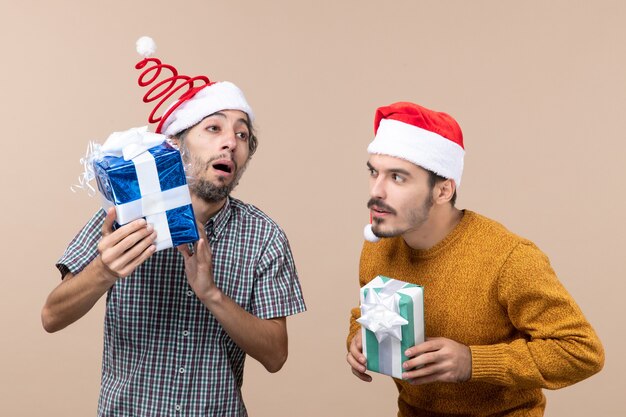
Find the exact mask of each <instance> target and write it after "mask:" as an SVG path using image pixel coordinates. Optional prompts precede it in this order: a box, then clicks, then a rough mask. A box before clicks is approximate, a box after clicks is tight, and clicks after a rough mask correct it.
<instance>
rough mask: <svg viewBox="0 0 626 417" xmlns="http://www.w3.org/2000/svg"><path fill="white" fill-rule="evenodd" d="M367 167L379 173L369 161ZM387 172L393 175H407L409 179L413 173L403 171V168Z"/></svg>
mask: <svg viewBox="0 0 626 417" xmlns="http://www.w3.org/2000/svg"><path fill="white" fill-rule="evenodd" d="M367 167H368V168H369V169H373V170H374V171H378V169H376V168H374V167H373V166H372V164H370V163H369V161H367ZM386 171H387V172H390V173H392V174H402V175H405V176H407V177H411V176H412V175H411V173H410V172H409V171H407V170H406V169H402V168H391V169H387V170H386Z"/></svg>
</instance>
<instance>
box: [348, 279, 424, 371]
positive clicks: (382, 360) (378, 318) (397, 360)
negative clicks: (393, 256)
mask: <svg viewBox="0 0 626 417" xmlns="http://www.w3.org/2000/svg"><path fill="white" fill-rule="evenodd" d="M357 322H359V323H360V324H361V332H362V340H363V354H364V355H365V357H366V358H367V369H368V370H371V371H375V372H380V373H382V374H386V375H390V376H392V377H394V378H402V371H403V369H402V363H403V362H404V361H406V360H407V358H406V356H405V355H404V352H405V351H406V349H408V348H409V347H412V346H414V345H415V344H417V343H420V342H423V341H424V313H423V289H422V287H420V286H419V285H415V284H410V283H407V282H403V281H400V280H395V279H391V278H388V277H384V276H382V275H379V276H377V277H376V278H374V279H373V280H372V281H370V282H369V283H368V284H366V285H365V286H364V287H362V288H361V317H360V318H359V319H357Z"/></svg>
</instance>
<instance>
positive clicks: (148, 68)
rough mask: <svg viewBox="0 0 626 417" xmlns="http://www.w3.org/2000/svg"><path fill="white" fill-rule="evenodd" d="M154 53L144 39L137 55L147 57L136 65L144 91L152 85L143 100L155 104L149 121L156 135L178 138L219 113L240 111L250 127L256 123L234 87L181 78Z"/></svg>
mask: <svg viewBox="0 0 626 417" xmlns="http://www.w3.org/2000/svg"><path fill="white" fill-rule="evenodd" d="M155 51H156V44H155V43H154V41H153V40H152V38H149V37H147V36H143V37H141V38H139V40H137V52H138V53H139V54H140V55H141V56H143V57H144V59H143V60H141V61H140V62H138V63H137V65H135V68H136V69H139V70H143V71H142V73H141V74H140V75H139V79H138V80H137V81H138V83H139V85H140V86H141V87H147V86H150V85H152V86H150V88H149V89H148V91H147V92H146V94H145V95H144V96H143V101H144V102H145V103H150V102H153V101H156V105H155V107H154V109H153V110H152V112H151V113H150V116H149V118H148V121H149V122H150V123H158V125H157V127H156V129H155V132H156V133H162V134H164V135H166V136H173V135H176V134H177V133H180V132H182V131H183V130H185V129H187V128H189V127H192V126H194V125H196V124H197V123H199V122H200V121H201V120H202V119H204V118H205V117H207V116H209V115H211V114H213V113H215V112H218V111H220V110H241V111H242V112H244V113H246V114H247V115H248V118H249V120H250V123H252V122H253V121H254V113H253V112H252V108H251V107H250V105H249V104H248V102H247V101H246V98H245V96H244V95H243V92H242V91H241V90H240V89H239V88H238V87H237V86H236V85H235V84H233V83H231V82H228V81H221V82H215V81H211V80H209V78H208V77H206V76H204V75H199V76H195V77H189V76H187V75H182V74H179V73H178V71H177V70H176V68H174V67H173V66H172V65H168V64H163V63H162V62H161V61H160V60H159V59H157V58H150V56H152V55H153V54H154V52H155ZM163 71H166V72H165V74H162V73H163ZM159 78H160V80H159ZM178 92H180V93H181V95H180V96H179V97H178V98H175V99H174V100H175V101H174V102H173V103H171V104H170V105H169V107H168V108H167V109H166V110H165V112H164V113H163V115H161V116H158V117H157V113H158V112H159V110H160V108H161V107H162V106H163V105H164V104H166V103H167V102H168V101H171V100H170V99H171V98H172V96H174V95H175V94H177V93H178Z"/></svg>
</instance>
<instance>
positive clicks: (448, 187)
mask: <svg viewBox="0 0 626 417" xmlns="http://www.w3.org/2000/svg"><path fill="white" fill-rule="evenodd" d="M455 191H456V183H455V182H454V180H453V179H447V180H445V181H441V182H439V183H438V184H437V185H435V187H434V188H433V201H434V202H435V204H446V203H448V202H449V201H450V200H452V197H453V196H454V192H455Z"/></svg>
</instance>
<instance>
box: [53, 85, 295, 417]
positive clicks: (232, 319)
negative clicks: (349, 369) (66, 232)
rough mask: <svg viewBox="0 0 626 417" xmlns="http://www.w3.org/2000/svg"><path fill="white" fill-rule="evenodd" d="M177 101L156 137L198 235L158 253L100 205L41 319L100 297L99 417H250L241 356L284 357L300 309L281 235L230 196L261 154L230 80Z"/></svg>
mask: <svg viewBox="0 0 626 417" xmlns="http://www.w3.org/2000/svg"><path fill="white" fill-rule="evenodd" d="M189 96H190V95H189V94H187V97H185V95H183V96H181V98H179V99H178V100H179V103H178V107H175V110H174V111H173V112H171V113H169V115H168V113H166V115H165V117H163V120H161V124H160V125H159V127H158V128H157V133H161V132H162V133H164V134H165V135H167V136H168V137H170V138H171V140H172V143H173V144H174V145H177V146H178V147H179V149H181V152H182V154H183V159H184V160H185V162H187V163H188V165H189V168H188V170H187V175H188V176H189V177H190V180H189V189H190V192H191V198H192V205H193V209H194V214H195V216H196V220H197V223H198V232H199V234H200V240H199V241H198V242H196V243H195V244H193V249H192V247H191V246H189V245H182V246H179V247H178V248H170V249H166V250H163V251H159V252H157V253H155V245H154V241H155V238H156V232H155V231H154V230H153V227H152V226H151V225H150V224H147V223H146V221H145V220H144V219H139V220H135V221H133V222H130V223H128V224H126V225H124V226H121V227H119V228H118V229H116V230H114V229H113V223H114V221H115V216H116V214H115V209H113V208H111V209H109V210H108V211H107V212H105V211H104V210H100V211H99V212H98V213H96V214H95V215H94V216H93V218H92V219H91V220H90V221H89V222H88V223H87V225H86V226H85V227H84V228H83V229H82V230H81V231H80V232H79V233H78V235H76V237H75V238H74V239H73V240H72V242H71V243H70V245H69V247H68V248H67V250H66V251H65V254H64V255H63V256H62V257H61V259H60V260H59V261H58V263H57V267H58V269H59V270H60V271H61V274H62V276H63V280H62V282H61V284H60V285H59V286H58V287H56V288H55V289H54V290H53V291H52V293H51V294H50V295H49V297H48V299H47V301H46V304H45V306H44V308H43V310H42V322H43V325H44V328H45V329H46V330H47V331H49V332H54V331H58V330H60V329H63V328H64V327H66V326H68V325H69V324H71V323H73V322H74V321H76V320H78V319H79V318H81V317H82V316H83V315H85V314H86V313H87V312H88V311H89V310H90V309H91V308H92V307H93V305H94V304H95V303H96V302H97V300H98V299H99V298H100V297H102V296H103V295H104V294H106V314H105V323H104V353H103V364H102V386H101V391H100V400H99V404H98V415H99V416H246V415H247V412H246V408H245V406H244V403H243V401H242V397H241V385H242V382H243V367H244V360H245V356H246V354H247V355H250V356H252V357H253V358H255V359H256V360H258V361H259V362H261V363H262V364H263V366H264V367H265V368H266V369H267V370H268V371H269V372H276V371H278V370H279V369H280V368H281V367H282V366H283V364H284V363H285V360H286V359H287V327H286V316H289V315H292V314H296V313H299V312H302V311H304V310H305V305H304V300H303V298H302V293H301V289H300V284H299V282H298V276H297V273H296V268H295V265H294V261H293V258H292V254H291V250H290V248H289V243H288V241H287V238H286V236H285V234H284V232H283V231H282V230H281V229H280V228H279V227H278V225H277V224H276V223H274V222H273V221H272V220H271V219H270V218H269V217H268V216H266V215H265V214H264V213H263V212H261V211H260V210H259V209H257V208H256V207H254V206H252V205H249V204H245V203H243V202H241V201H239V200H237V199H234V198H232V197H230V196H229V194H230V192H231V191H232V189H233V188H234V187H235V186H236V184H237V182H238V180H239V179H240V177H241V175H242V174H243V172H244V170H245V167H246V165H247V163H248V161H249V159H250V157H251V155H252V154H253V153H254V151H255V149H256V144H257V141H256V137H255V136H254V133H253V127H252V121H253V114H252V110H251V109H250V107H249V105H248V103H247V102H246V101H245V98H244V96H243V93H242V92H241V91H240V90H239V89H238V88H237V87H236V86H235V85H234V84H231V83H228V82H218V83H209V84H207V85H206V86H204V87H203V88H201V89H199V92H196V93H195V95H193V96H191V97H189Z"/></svg>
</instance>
